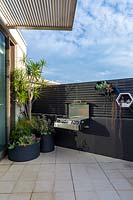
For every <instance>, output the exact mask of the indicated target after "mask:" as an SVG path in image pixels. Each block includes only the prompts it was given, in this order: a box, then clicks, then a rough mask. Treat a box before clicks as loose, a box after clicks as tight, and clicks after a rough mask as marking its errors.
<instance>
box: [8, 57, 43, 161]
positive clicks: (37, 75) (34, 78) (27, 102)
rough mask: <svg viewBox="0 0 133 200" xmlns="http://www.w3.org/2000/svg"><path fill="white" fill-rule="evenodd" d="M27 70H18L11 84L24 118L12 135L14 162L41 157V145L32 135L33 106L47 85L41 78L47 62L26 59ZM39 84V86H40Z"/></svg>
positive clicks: (11, 144)
mask: <svg viewBox="0 0 133 200" xmlns="http://www.w3.org/2000/svg"><path fill="white" fill-rule="evenodd" d="M23 64H24V66H25V68H21V67H20V68H16V69H15V71H14V72H13V74H12V75H13V76H12V78H13V81H12V83H11V86H12V91H13V93H14V97H15V99H14V101H15V103H16V105H17V106H18V107H19V108H20V114H21V116H23V117H24V118H22V119H19V120H18V122H17V125H16V127H15V129H14V130H13V131H12V132H11V134H10V141H9V143H10V144H9V151H8V157H9V159H11V160H13V161H28V160H32V159H34V158H36V157H38V156H39V154H40V144H39V142H38V139H36V137H35V136H34V135H33V134H32V133H33V129H32V126H31V124H32V113H31V111H32V104H33V102H34V101H35V100H36V99H38V98H39V96H40V92H41V88H42V87H43V86H44V85H46V84H45V81H44V80H43V79H42V78H41V74H42V70H43V67H44V66H46V62H45V61H44V60H41V61H39V62H33V61H32V60H29V59H27V57H24V59H23ZM38 83H39V84H38Z"/></svg>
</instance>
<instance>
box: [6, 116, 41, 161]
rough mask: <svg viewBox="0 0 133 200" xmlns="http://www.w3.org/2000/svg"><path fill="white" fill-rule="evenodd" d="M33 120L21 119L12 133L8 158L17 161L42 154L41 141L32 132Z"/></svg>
mask: <svg viewBox="0 0 133 200" xmlns="http://www.w3.org/2000/svg"><path fill="white" fill-rule="evenodd" d="M31 130H32V129H31V121H29V120H28V119H25V118H24V119H23V118H22V119H19V120H18V122H17V124H16V127H15V129H14V130H12V131H11V134H10V143H9V146H8V158H9V159H10V160H12V161H16V162H24V161H29V160H33V159H35V158H37V157H38V156H39V155H40V141H39V140H38V139H37V138H36V137H35V135H34V134H32V131H31Z"/></svg>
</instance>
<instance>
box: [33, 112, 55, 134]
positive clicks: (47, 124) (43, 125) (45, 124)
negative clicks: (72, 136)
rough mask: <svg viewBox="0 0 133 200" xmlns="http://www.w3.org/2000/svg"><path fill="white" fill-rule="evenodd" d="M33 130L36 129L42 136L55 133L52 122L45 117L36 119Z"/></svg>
mask: <svg viewBox="0 0 133 200" xmlns="http://www.w3.org/2000/svg"><path fill="white" fill-rule="evenodd" d="M33 119H34V123H32V125H33V128H34V129H36V130H37V131H38V132H39V133H40V134H41V135H48V134H51V133H52V132H53V129H52V125H51V121H50V120H46V118H45V116H41V117H40V116H37V117H34V118H33Z"/></svg>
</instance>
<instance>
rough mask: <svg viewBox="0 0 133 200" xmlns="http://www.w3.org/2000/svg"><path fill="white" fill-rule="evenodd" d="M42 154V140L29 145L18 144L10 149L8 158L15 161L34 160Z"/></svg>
mask: <svg viewBox="0 0 133 200" xmlns="http://www.w3.org/2000/svg"><path fill="white" fill-rule="evenodd" d="M39 155H40V142H37V143H34V144H31V145H27V146H16V147H15V148H14V149H9V150H8V158H9V159H10V160H12V161H15V162H25V161H29V160H33V159H35V158H37V157H38V156H39Z"/></svg>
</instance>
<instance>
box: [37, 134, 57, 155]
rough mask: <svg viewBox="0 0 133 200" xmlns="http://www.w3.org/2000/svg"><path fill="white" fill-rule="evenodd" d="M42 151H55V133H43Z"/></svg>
mask: <svg viewBox="0 0 133 200" xmlns="http://www.w3.org/2000/svg"><path fill="white" fill-rule="evenodd" d="M40 151H41V152H43V153H47V152H51V151H54V137H53V134H47V135H41V140H40Z"/></svg>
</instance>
